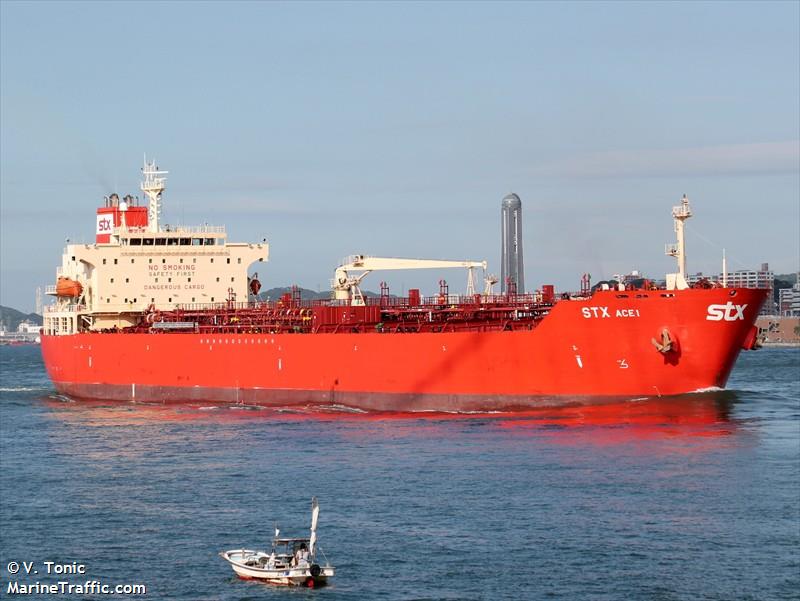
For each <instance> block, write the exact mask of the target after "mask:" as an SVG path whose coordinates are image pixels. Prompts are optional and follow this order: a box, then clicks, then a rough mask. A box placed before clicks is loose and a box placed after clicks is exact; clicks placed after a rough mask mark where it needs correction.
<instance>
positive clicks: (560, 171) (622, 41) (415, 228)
mask: <svg viewBox="0 0 800 601" xmlns="http://www.w3.org/2000/svg"><path fill="white" fill-rule="evenodd" d="M0 17H1V18H0V28H1V29H0V44H1V46H0V120H1V122H0V125H2V127H1V128H0V218H1V219H2V231H0V234H1V237H0V303H1V304H4V305H11V306H14V307H18V308H21V309H26V310H27V309H32V308H33V300H34V289H35V287H36V286H37V285H45V284H49V283H53V281H54V279H55V267H56V266H57V265H58V264H59V263H60V257H61V250H62V247H63V244H64V239H65V238H67V237H69V238H70V239H71V240H84V241H91V240H92V239H93V235H94V234H93V232H94V216H93V215H94V212H95V209H96V207H97V206H99V203H100V202H101V201H102V197H103V195H105V194H108V193H109V192H111V191H115V190H116V191H118V192H120V193H128V192H131V193H137V190H138V181H139V168H140V166H141V161H142V154H143V153H144V152H147V153H148V155H153V156H155V157H156V158H157V159H158V162H159V164H160V166H161V167H162V168H165V169H168V170H169V171H170V175H169V178H168V181H167V186H168V188H167V191H166V192H165V194H164V211H165V217H166V222H168V223H179V222H180V223H185V224H197V223H204V222H209V223H216V224H224V225H226V226H227V227H228V232H229V237H230V238H231V239H232V240H239V241H255V240H261V239H262V238H264V237H266V238H268V239H269V241H270V243H271V261H270V263H269V264H268V265H267V266H262V267H261V268H260V276H261V280H262V282H263V283H264V284H265V286H267V287H271V286H273V285H287V284H291V283H298V284H300V285H302V286H305V287H309V288H315V289H316V288H318V287H321V288H323V289H324V288H325V287H326V286H327V285H328V281H329V278H330V277H332V274H333V269H334V267H335V265H336V263H337V262H338V261H339V259H340V258H342V257H344V256H346V255H349V254H353V253H364V254H372V255H380V256H401V257H403V256H410V257H430V258H452V259H484V258H485V259H487V260H488V261H489V263H490V269H491V270H492V271H494V272H499V270H500V269H499V268H500V266H499V263H498V261H499V251H500V239H499V227H500V225H499V224H500V220H499V214H500V201H501V199H502V198H503V196H505V195H506V194H507V193H508V192H511V191H513V192H516V193H517V194H519V196H520V197H521V198H522V201H523V213H524V248H525V266H526V278H525V279H526V283H527V284H528V287H529V288H531V287H534V286H535V287H538V286H539V285H540V284H542V283H554V284H556V286H557V287H558V288H559V289H562V290H564V289H577V288H578V287H579V279H580V275H581V273H583V272H585V271H588V272H590V273H591V274H592V276H593V278H594V280H595V281H596V280H598V279H601V278H603V277H608V276H611V275H612V274H614V273H619V272H628V271H630V270H631V269H639V270H641V271H644V272H645V273H647V274H650V275H652V276H662V275H663V273H664V272H666V271H672V270H673V269H674V261H672V260H671V259H668V258H667V257H665V256H664V254H663V245H664V243H665V242H671V241H672V240H673V236H674V234H673V232H672V223H671V219H670V210H671V207H672V205H673V204H676V203H677V201H678V200H679V199H680V197H681V195H682V194H683V193H686V194H688V195H689V197H690V199H691V200H692V203H693V208H694V211H695V217H694V218H693V219H692V220H691V221H690V222H689V226H688V229H689V233H688V237H687V243H688V245H689V270H690V271H692V272H694V271H704V272H714V271H718V270H719V263H720V256H721V248H722V247H723V246H724V247H726V248H727V252H728V257H729V267H730V268H732V269H735V268H750V267H756V266H758V265H759V264H760V263H761V262H763V261H769V262H770V265H771V267H773V268H774V270H775V271H778V272H790V271H793V270H796V269H798V263H799V262H800V258H799V257H800V3H797V2H777V3H770V2H758V3H748V2H730V3H726V2H710V3H702V2H693V3H688V2H687V3H677V2H676V3H655V2H645V3H634V2H621V3H599V2H592V3H580V2H569V3H546V2H531V3H521V2H515V3H505V4H504V3H496V2H494V3H479V2H472V3H457V2H441V3H413V2H404V3H390V2H380V3H366V2H361V3H335V2H324V3H311V2H308V3H266V2H264V3H260V2H242V3H236V2H225V3H222V2H219V3H216V2H206V3H192V2H168V3H157V2H132V3H125V2H108V3H100V2H88V3H75V2H54V3H48V2H7V1H3V2H2V3H0ZM440 275H445V276H446V277H447V278H448V280H449V281H450V282H451V285H452V288H453V289H463V286H464V281H463V280H464V279H465V278H464V275H463V274H461V273H457V272H456V273H445V274H438V273H437V274H431V273H426V272H417V273H409V272H405V273H394V274H386V277H385V278H384V277H381V275H378V274H375V275H373V276H370V279H369V280H368V281H367V286H366V287H367V288H370V289H377V288H378V282H379V281H380V280H381V279H386V280H387V281H388V282H389V283H390V285H391V286H392V292H395V293H399V292H401V291H402V289H404V288H408V287H413V286H421V287H423V289H424V290H427V291H431V290H432V288H433V286H434V285H435V281H436V280H437V279H438V277H439V276H440Z"/></svg>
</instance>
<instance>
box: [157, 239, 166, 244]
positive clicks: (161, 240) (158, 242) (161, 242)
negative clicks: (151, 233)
mask: <svg viewBox="0 0 800 601" xmlns="http://www.w3.org/2000/svg"><path fill="white" fill-rule="evenodd" d="M166 244H167V239H166V238H156V246H165V245H166Z"/></svg>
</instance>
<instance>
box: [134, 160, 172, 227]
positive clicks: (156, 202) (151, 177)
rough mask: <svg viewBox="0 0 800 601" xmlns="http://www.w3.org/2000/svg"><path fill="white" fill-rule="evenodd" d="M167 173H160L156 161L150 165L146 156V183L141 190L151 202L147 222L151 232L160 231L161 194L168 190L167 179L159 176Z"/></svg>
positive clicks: (143, 169) (142, 184) (143, 172)
mask: <svg viewBox="0 0 800 601" xmlns="http://www.w3.org/2000/svg"><path fill="white" fill-rule="evenodd" d="M167 173H169V171H159V169H158V166H157V165H156V162H155V159H154V160H153V161H152V162H150V163H148V162H147V155H145V157H144V167H142V174H143V175H144V181H143V182H142V183H141V185H140V188H141V189H142V192H144V193H145V195H146V196H147V199H148V200H149V210H148V213H147V220H148V225H149V230H150V231H151V232H158V231H160V227H159V224H158V221H159V218H160V217H161V193H162V192H163V191H164V188H166V184H165V183H164V182H166V181H167V178H165V177H158V176H159V175H166V174H167Z"/></svg>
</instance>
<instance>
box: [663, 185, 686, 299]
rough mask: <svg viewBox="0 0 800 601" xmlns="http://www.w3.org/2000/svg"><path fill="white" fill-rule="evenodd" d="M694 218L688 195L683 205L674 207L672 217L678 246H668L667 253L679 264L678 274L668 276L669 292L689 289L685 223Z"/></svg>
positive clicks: (684, 198)
mask: <svg viewBox="0 0 800 601" xmlns="http://www.w3.org/2000/svg"><path fill="white" fill-rule="evenodd" d="M691 216H692V209H691V208H689V199H688V198H686V194H684V195H683V198H682V199H681V204H679V205H678V206H677V207H672V217H673V219H674V220H675V235H676V238H677V244H667V245H666V248H665V253H666V255H667V256H669V257H675V260H676V261H677V262H678V273H668V274H667V289H668V290H675V289H676V288H677V289H678V290H685V289H686V288H688V287H689V284H688V283H687V282H686V239H685V236H684V221H686V220H687V219H689V217H691Z"/></svg>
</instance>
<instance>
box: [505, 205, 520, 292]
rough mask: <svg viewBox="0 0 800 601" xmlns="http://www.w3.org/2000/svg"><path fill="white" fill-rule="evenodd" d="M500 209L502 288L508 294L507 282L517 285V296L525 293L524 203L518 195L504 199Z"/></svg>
mask: <svg viewBox="0 0 800 601" xmlns="http://www.w3.org/2000/svg"><path fill="white" fill-rule="evenodd" d="M500 206H501V209H500V218H501V220H502V221H501V223H502V227H501V232H500V235H501V249H500V270H501V273H500V277H501V279H500V286H501V290H502V292H503V293H505V292H506V288H507V282H508V281H512V282H514V283H515V284H516V287H517V294H522V293H524V292H525V268H524V265H523V262H522V201H521V200H520V198H519V196H517V195H516V194H509V195H508V196H506V197H505V198H504V199H503V202H502V203H501V205H500Z"/></svg>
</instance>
